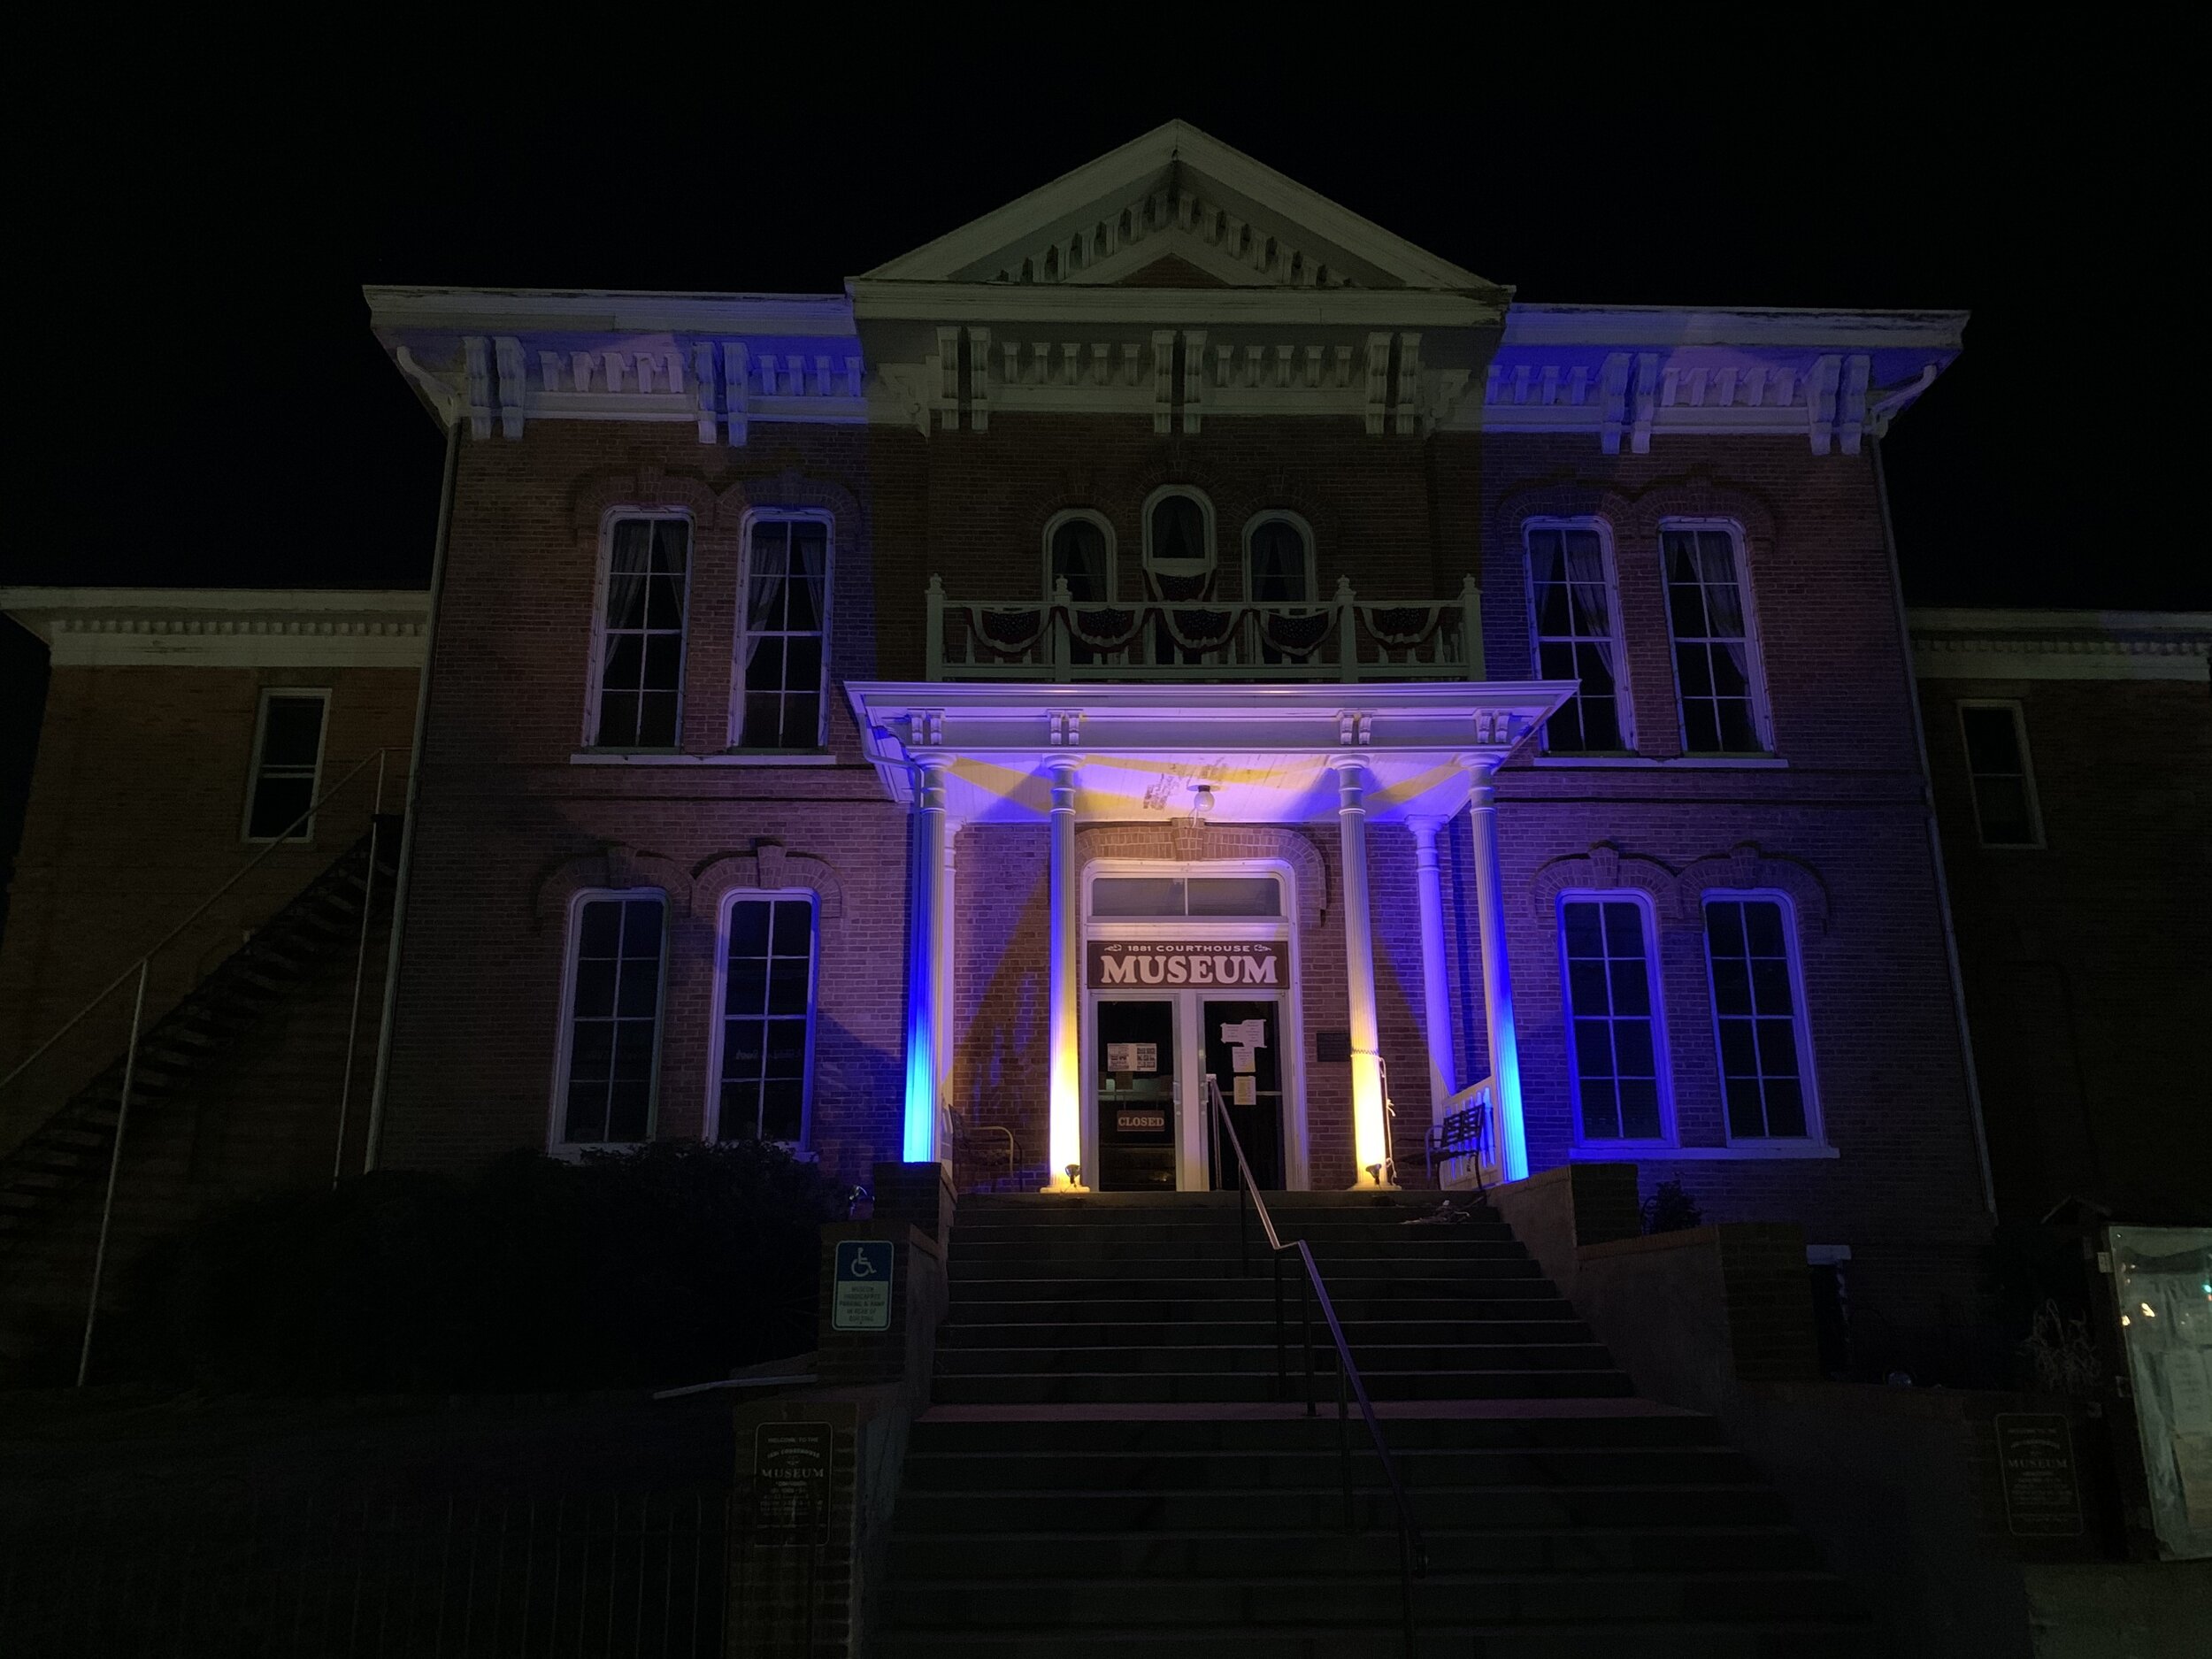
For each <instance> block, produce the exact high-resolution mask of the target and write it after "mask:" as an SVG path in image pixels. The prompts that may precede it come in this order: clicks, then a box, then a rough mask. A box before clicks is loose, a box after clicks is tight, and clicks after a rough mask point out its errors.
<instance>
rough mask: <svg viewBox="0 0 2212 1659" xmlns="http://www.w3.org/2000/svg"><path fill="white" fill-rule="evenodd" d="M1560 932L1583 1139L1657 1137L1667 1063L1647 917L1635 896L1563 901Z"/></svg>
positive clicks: (1661, 1130) (1660, 1128)
mask: <svg viewBox="0 0 2212 1659" xmlns="http://www.w3.org/2000/svg"><path fill="white" fill-rule="evenodd" d="M1559 933H1560V944H1561V948H1562V949H1563V951H1564V953H1565V956H1566V963H1567V1014H1568V1032H1569V1046H1568V1058H1569V1061H1570V1063H1571V1065H1572V1066H1573V1069H1574V1078H1575V1094H1576V1100H1577V1102H1578V1109H1579V1110H1580V1113H1581V1123H1582V1139H1583V1140H1585V1141H1623V1140H1626V1141H1655V1140H1658V1139H1660V1138H1661V1137H1662V1136H1663V1134H1664V1133H1665V1128H1664V1125H1663V1119H1662V1116H1661V1112H1660V1091H1661V1088H1662V1084H1661V1082H1660V1079H1661V1078H1662V1077H1663V1075H1664V1066H1663V1056H1662V1055H1661V1053H1660V1042H1659V1017H1658V1011H1657V1007H1656V1003H1657V998H1656V997H1655V995H1654V994H1653V974H1652V964H1653V963H1654V961H1655V959H1656V956H1657V954H1658V953H1657V952H1656V951H1655V949H1653V948H1652V938H1651V929H1650V926H1649V918H1648V916H1647V912H1646V911H1645V910H1644V907H1643V906H1642V905H1641V904H1640V903H1638V902H1635V901H1634V900H1632V899H1617V898H1604V899H1599V898H1569V899H1563V900H1562V901H1561V902H1560V906H1559Z"/></svg>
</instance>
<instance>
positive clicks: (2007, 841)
mask: <svg viewBox="0 0 2212 1659" xmlns="http://www.w3.org/2000/svg"><path fill="white" fill-rule="evenodd" d="M1959 731H1960V733H1961V734H1962V736H1963V737H1964V738H1965V740H1966V772H1967V777H1968V778H1969V780H1970V781H1971V782H1972V784H1973V786H1974V826H1975V827H1976V828H1977V829H1978V830H1979V831H1980V832H1981V837H1982V845H1983V846H1985V847H2040V846H2041V845H2042V844H2043V820H2042V815H2041V814H2040V813H2039V812H2038V811H2037V810H2036V801H2035V776H2034V773H2033V772H2032V769H2031V768H2030V766H2029V764H2028V731H2027V722H2026V720H2025V718H2024V717H2023V715H2022V712H2021V709H2020V705H2019V704H2018V703H1960V704H1959Z"/></svg>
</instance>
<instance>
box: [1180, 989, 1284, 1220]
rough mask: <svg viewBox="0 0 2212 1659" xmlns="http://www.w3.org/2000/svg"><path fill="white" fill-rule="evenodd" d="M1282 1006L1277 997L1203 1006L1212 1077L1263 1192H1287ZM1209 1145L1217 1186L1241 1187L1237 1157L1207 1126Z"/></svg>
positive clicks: (1202, 1027)
mask: <svg viewBox="0 0 2212 1659" xmlns="http://www.w3.org/2000/svg"><path fill="white" fill-rule="evenodd" d="M1198 1009H1199V1027H1200V1033H1201V1041H1202V1042H1203V1044H1204V1046H1205V1056H1206V1075H1207V1076H1208V1077H1210V1078H1211V1079H1213V1081H1214V1083H1215V1085H1216V1086H1217V1087H1219V1088H1220V1090H1221V1098H1222V1100H1223V1101H1224V1102H1226V1103H1227V1105H1228V1108H1229V1122H1230V1124H1231V1125H1233V1127H1234V1128H1235V1130H1236V1132H1237V1144H1238V1145H1240V1146H1241V1147H1242V1148H1244V1157H1245V1162H1247V1163H1248V1164H1250V1165H1251V1166H1252V1179H1253V1180H1254V1181H1255V1182H1256V1184H1257V1185H1258V1186H1259V1187H1260V1190H1261V1191H1263V1192H1270V1193H1272V1192H1279V1191H1281V1190H1282V1187H1283V1184H1284V1183H1283V1103H1284V1102H1283V1065H1282V1048H1281V1045H1280V1043H1279V1041H1278V1040H1277V1039H1278V1034H1279V1032H1278V1027H1279V1023H1280V1022H1279V1020H1278V1019H1277V1018H1276V1015H1277V1012H1278V1010H1279V1003H1278V1002H1276V1001H1275V999H1274V998H1273V997H1268V998H1266V999H1264V1000H1263V1001H1257V1002H1242V1001H1239V1002H1217V1001H1216V1000H1214V999H1213V998H1211V997H1209V998H1207V999H1206V1000H1205V1001H1203V1002H1200V1003H1199V1005H1198ZM1207 1141H1208V1144H1209V1146H1210V1148H1211V1149H1212V1151H1213V1158H1212V1163H1213V1184H1214V1185H1215V1186H1216V1187H1233V1186H1234V1185H1235V1184H1236V1154H1235V1153H1234V1152H1233V1151H1232V1150H1231V1149H1230V1148H1229V1147H1228V1146H1227V1145H1226V1144H1225V1143H1224V1142H1223V1141H1221V1138H1220V1136H1219V1135H1218V1133H1217V1132H1216V1131H1215V1128H1214V1125H1213V1124H1212V1123H1211V1122H1210V1121H1209V1123H1208V1124H1207Z"/></svg>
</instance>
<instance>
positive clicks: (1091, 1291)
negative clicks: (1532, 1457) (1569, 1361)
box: [938, 1279, 1580, 1341]
mask: <svg viewBox="0 0 2212 1659" xmlns="http://www.w3.org/2000/svg"><path fill="white" fill-rule="evenodd" d="M1530 1282H1531V1283H1532V1284H1533V1285H1534V1286H1536V1288H1538V1289H1545V1288H1548V1286H1545V1285H1544V1284H1543V1281H1541V1280H1534V1281H1530ZM1244 1283H1245V1284H1246V1286H1247V1287H1248V1288H1249V1287H1250V1281H1248V1280H1247V1281H1244ZM971 1288H972V1287H970V1286H963V1287H962V1291H961V1294H959V1295H958V1296H956V1297H955V1298H954V1299H953V1302H952V1308H951V1312H950V1314H949V1317H948V1319H947V1322H946V1324H945V1325H944V1327H943V1332H942V1333H941V1334H940V1336H939V1339H938V1340H940V1341H942V1340H945V1336H944V1334H943V1333H949V1332H952V1331H956V1330H961V1329H964V1328H965V1327H967V1326H970V1325H1012V1324H1021V1325H1033V1324H1046V1325H1050V1324H1065V1325H1093V1324H1096V1325H1163V1324H1172V1325H1201V1326H1203V1325H1264V1326H1266V1327H1267V1330H1268V1332H1269V1336H1268V1340H1270V1341H1272V1340H1274V1336H1273V1332H1274V1328H1275V1297H1274V1294H1273V1292H1272V1290H1271V1288H1270V1287H1269V1286H1267V1285H1266V1283H1265V1281H1262V1282H1261V1284H1260V1286H1259V1288H1258V1290H1257V1293H1256V1294H1248V1295H1243V1296H1232V1295H1229V1294H1209V1295H1200V1294H1196V1293H1195V1292H1185V1293H1183V1294H1179V1295H1164V1296H1161V1295H1155V1296H1141V1297H1138V1296H1128V1297H1124V1296H1118V1295H1116V1294H1114V1292H1115V1291H1116V1290H1117V1289H1122V1288H1133V1286H1118V1285H1114V1284H1111V1283H1099V1284H1089V1283H1085V1284H1083V1285H1080V1286H1071V1287H1070V1288H1071V1289H1076V1290H1080V1291H1083V1292H1086V1293H1087V1294H1081V1295H1067V1296H1056V1295H1054V1294H1051V1292H1052V1281H1050V1280H1042V1279H1040V1280H1024V1281H1022V1282H1021V1284H1020V1286H1018V1288H1020V1289H1023V1290H1031V1291H1035V1292H1039V1293H1041V1294H1030V1295H1021V1294H1006V1295H1003V1296H999V1295H993V1296H991V1297H985V1296H982V1295H979V1294H971ZM989 1288H992V1289H993V1290H994V1291H997V1290H999V1289H1002V1288H1011V1287H1007V1286H990V1287H989ZM1507 1291H1513V1292H1516V1293H1519V1292H1520V1291H1521V1286H1519V1285H1517V1284H1515V1285H1506V1286H1493V1285H1486V1286H1484V1287H1483V1294H1481V1295H1479V1296H1477V1295H1453V1296H1359V1297H1353V1296H1347V1295H1344V1294H1340V1292H1339V1291H1338V1289H1337V1287H1336V1286H1334V1285H1331V1286H1329V1302H1330V1305H1331V1306H1333V1307H1334V1308H1335V1310H1336V1317H1338V1318H1339V1319H1340V1320H1342V1321H1343V1322H1344V1325H1345V1328H1346V1329H1347V1330H1349V1329H1350V1327H1351V1326H1352V1325H1355V1324H1357V1323H1360V1322H1363V1321H1367V1322H1376V1321H1387V1320H1397V1319H1412V1320H1421V1319H1434V1320H1448V1321H1453V1322H1459V1321H1469V1320H1471V1321H1477V1322H1480V1321H1483V1320H1493V1319H1502V1320H1517V1321H1520V1322H1523V1323H1527V1324H1538V1325H1546V1326H1549V1327H1553V1328H1556V1327H1557V1326H1560V1325H1578V1324H1579V1323H1580V1322H1579V1321H1578V1319H1577V1318H1576V1317H1575V1312H1574V1310H1573V1308H1571V1306H1569V1305H1568V1303H1567V1302H1566V1300H1565V1299H1564V1298H1563V1297H1562V1296H1560V1295H1558V1294H1556V1293H1554V1294H1551V1295H1548V1296H1544V1295H1533V1294H1503V1293H1504V1292H1507ZM1308 1302H1309V1304H1310V1303H1311V1297H1310V1296H1309V1297H1308ZM1283 1317H1284V1318H1285V1319H1286V1320H1287V1321H1289V1322H1291V1323H1292V1324H1295V1323H1296V1322H1297V1318H1298V1286H1297V1285H1296V1284H1295V1283H1294V1282H1293V1283H1290V1284H1286V1285H1285V1286H1284V1287H1283Z"/></svg>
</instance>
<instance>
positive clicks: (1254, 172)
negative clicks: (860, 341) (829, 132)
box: [863, 121, 1500, 293]
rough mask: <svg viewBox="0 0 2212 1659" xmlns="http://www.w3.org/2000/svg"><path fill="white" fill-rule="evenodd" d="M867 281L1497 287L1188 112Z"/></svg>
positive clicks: (879, 268) (875, 272) (873, 273)
mask: <svg viewBox="0 0 2212 1659" xmlns="http://www.w3.org/2000/svg"><path fill="white" fill-rule="evenodd" d="M1185 276H1187V280H1170V279H1176V278H1183V277H1185ZM863 280H874V281H897V282H952V283H994V284H996V283H1003V284H1007V285H1009V286H1023V285H1030V286H1066V287H1111V286H1124V285H1125V286H1129V287H1186V286H1187V287H1208V288H1213V287H1226V288H1324V289H1325V288H1366V289H1389V288H1398V289H1425V290H1432V291H1435V290H1444V291H1453V292H1467V291H1474V292H1481V293H1497V292H1499V291H1500V290H1498V288H1496V285H1495V284H1493V283H1490V282H1486V281H1485V280H1483V279H1482V278H1480V277H1479V276H1477V275H1476V274H1475V273H1473V272H1471V271H1466V270H1463V269H1462V268H1461V267H1459V266H1458V265H1453V264H1451V263H1450V262H1449V261H1448V260H1445V259H1441V258H1439V257H1437V256H1436V255H1434V254H1432V253H1430V252H1428V251H1427V250H1425V249H1422V248H1418V247H1416V246H1415V245H1414V244H1413V243H1411V242H1407V241H1406V240H1405V239H1404V238H1403V237H1401V236H1395V235H1393V234H1391V233H1390V232H1388V231H1386V230H1385V229H1383V228H1382V227H1380V226H1379V225H1377V224H1374V223H1373V222H1371V220H1368V219H1363V218H1361V217H1360V216H1359V215H1358V214H1356V213H1355V212H1352V211H1350V210H1349V209H1348V208H1344V207H1340V206H1339V205H1338V204H1336V203H1334V202H1332V201H1330V200H1329V199H1328V198H1327V197H1326V196H1321V195H1319V194H1317V192H1315V191H1312V190H1310V189H1308V188H1306V187H1305V186H1304V185H1302V184H1300V183H1299V182H1298V181H1297V180H1294V179H1291V178H1288V177H1286V175H1284V174H1283V173H1278V172H1276V171H1275V169H1273V168H1272V167H1269V166H1266V165H1263V164H1261V163H1260V162H1257V161H1255V160H1253V159H1252V157H1249V156H1247V155H1245V154H1244V153H1243V152H1242V151H1240V150H1233V149H1232V148H1231V147H1230V146H1228V145H1227V144H1225V143H1223V142H1220V141H1219V140H1218V139H1215V138H1210V137H1209V136H1208V135H1207V134H1204V133H1202V132H1200V131H1199V130H1198V129H1197V128H1196V127H1192V126H1190V125H1189V124H1188V123H1187V122H1183V121H1170V122H1168V123H1167V124H1166V125H1165V126H1164V127H1156V128H1154V129H1153V130H1152V131H1151V132H1149V133H1147V134H1144V135H1143V136H1142V137H1141V138H1138V139H1134V140H1133V141H1132V142H1129V143H1126V144H1124V145H1123V146H1122V147H1121V148H1120V149H1118V150H1111V151H1110V152H1108V153H1107V154H1106V155H1103V156H1101V157H1099V158H1098V159H1097V160H1095V161H1093V162H1089V163H1087V164H1086V165H1083V166H1080V167H1078V168H1077V169H1075V171H1074V172H1072V173H1067V174H1064V176H1062V177H1061V178H1058V179H1056V180H1053V181H1052V182H1051V183H1050V184H1048V185H1044V186H1042V187H1041V188H1038V189H1034V190H1032V191H1030V192H1029V194H1028V195H1026V196H1021V197H1019V198H1018V199H1017V200H1015V201H1012V202H1010V203H1008V204H1006V205H1005V206H1004V207H1002V208H1000V209H998V210H997V211H995V212H991V213H986V214H985V215H983V217H982V218H980V219H973V220H971V221H970V222H969V223H968V224H965V225H964V226H962V227H960V228H959V229H957V230H955V231H951V232H949V233H948V234H945V235H942V236H940V237H938V238H937V239H936V240H935V241H934V242H930V243H928V244H926V246H924V247H920V248H918V249H916V250H914V251H913V252H911V253H910V254H906V255H904V256H902V257H900V258H897V259H894V260H892V261H890V262H889V263H888V264H887V265H879V266H877V267H876V268H875V269H874V270H873V271H871V272H869V273H867V275H866V277H865V278H864V279H863Z"/></svg>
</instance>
